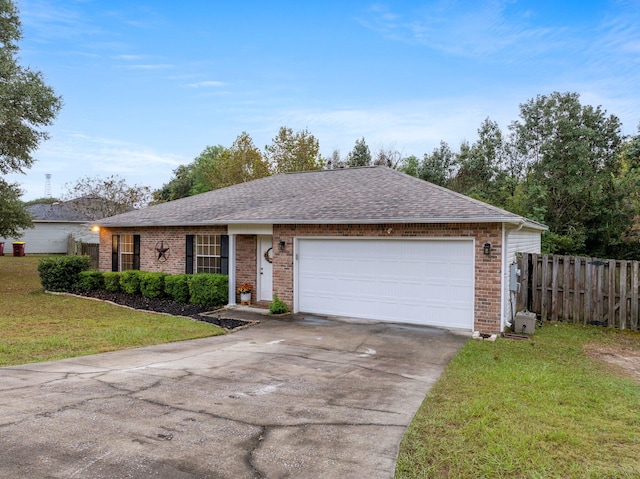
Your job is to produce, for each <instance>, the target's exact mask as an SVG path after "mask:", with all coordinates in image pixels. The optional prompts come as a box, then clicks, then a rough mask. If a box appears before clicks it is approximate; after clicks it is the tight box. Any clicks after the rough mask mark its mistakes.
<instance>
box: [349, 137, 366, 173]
mask: <svg viewBox="0 0 640 479" xmlns="http://www.w3.org/2000/svg"><path fill="white" fill-rule="evenodd" d="M347 166H349V167H350V168H352V167H356V166H371V151H370V150H369V146H367V142H366V141H365V140H364V137H362V139H360V140H356V144H355V145H354V147H353V150H351V151H350V152H349V154H348V155H347Z"/></svg>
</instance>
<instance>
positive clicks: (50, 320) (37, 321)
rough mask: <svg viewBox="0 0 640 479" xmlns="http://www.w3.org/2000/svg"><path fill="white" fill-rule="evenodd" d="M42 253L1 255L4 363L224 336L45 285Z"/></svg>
mask: <svg viewBox="0 0 640 479" xmlns="http://www.w3.org/2000/svg"><path fill="white" fill-rule="evenodd" d="M39 260H40V257H37V256H29V255H27V256H25V257H19V258H14V257H13V256H0V366H8V365H15V364H23V363H29V362H38V361H50V360H55V359H62V358H69V357H74V356H84V355H87V354H95V353H102V352H105V351H115V350H118V349H128V348H135V347H140V346H148V345H151V344H160V343H168V342H172V341H183V340H186V339H195V338H203V337H207V336H214V335H218V334H223V331H222V330H221V329H219V328H217V327H215V326H212V325H210V324H206V323H200V322H196V321H191V320H189V319H186V318H178V317H172V316H164V315H159V314H152V313H143V312H135V311H131V310H130V309H126V308H120V307H118V306H114V305H110V304H106V303H102V302H98V301H93V300H89V299H83V298H76V297H70V296H63V295H51V294H46V293H44V291H43V290H42V286H41V285H40V278H39V276H38V271H37V266H38V262H39Z"/></svg>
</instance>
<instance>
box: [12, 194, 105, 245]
mask: <svg viewBox="0 0 640 479" xmlns="http://www.w3.org/2000/svg"><path fill="white" fill-rule="evenodd" d="M26 209H27V212H28V213H29V214H30V215H31V219H32V221H33V228H30V229H26V230H24V232H23V234H22V237H21V238H20V239H17V238H0V242H3V243H5V245H4V252H5V254H11V243H12V242H14V241H24V242H26V245H25V251H26V252H27V253H39V254H64V253H67V250H68V244H69V235H71V237H72V238H73V239H74V240H75V241H80V242H83V243H95V244H97V243H98V241H99V239H98V233H96V232H92V231H91V223H90V222H91V221H92V220H93V219H95V218H91V217H90V216H88V215H87V214H86V213H85V212H83V210H82V209H80V208H78V205H77V200H70V201H59V202H55V203H36V204H33V205H30V206H27V208H26Z"/></svg>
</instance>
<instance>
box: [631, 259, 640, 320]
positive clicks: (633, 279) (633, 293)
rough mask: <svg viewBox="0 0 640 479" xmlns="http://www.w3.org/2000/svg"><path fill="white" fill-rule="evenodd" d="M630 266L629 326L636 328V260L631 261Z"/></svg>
mask: <svg viewBox="0 0 640 479" xmlns="http://www.w3.org/2000/svg"><path fill="white" fill-rule="evenodd" d="M631 264H632V266H631V274H632V276H631V321H630V322H631V328H632V329H634V330H635V329H637V328H638V273H639V271H638V262H637V261H633V262H632V263H631Z"/></svg>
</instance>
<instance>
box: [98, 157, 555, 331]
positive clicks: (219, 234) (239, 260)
mask: <svg viewBox="0 0 640 479" xmlns="http://www.w3.org/2000/svg"><path fill="white" fill-rule="evenodd" d="M96 223H97V224H98V225H99V226H100V269H101V270H103V271H121V270H125V269H132V268H133V269H141V270H145V271H164V272H167V273H198V272H214V273H224V274H228V275H229V284H230V293H229V303H230V304H232V305H233V304H236V302H237V300H238V298H237V297H236V286H237V285H238V284H240V283H243V282H250V283H252V284H254V285H255V288H254V290H253V292H252V300H253V301H254V302H256V301H257V302H258V303H261V302H262V303H264V304H266V303H267V302H268V301H270V300H271V299H272V297H273V294H277V295H278V297H279V298H280V299H281V300H283V301H284V302H286V303H287V305H288V306H289V307H290V308H291V309H292V310H293V311H294V312H304V313H317V314H323V315H331V316H346V317H356V318H371V319H379V320H384V321H392V322H400V323H410V324H421V325H430V326H438V327H445V328H456V329H463V330H467V331H472V330H473V331H480V332H482V333H496V332H499V331H501V330H502V329H503V328H504V324H505V321H508V320H509V319H510V315H511V311H510V309H509V308H510V294H511V293H510V292H509V290H508V284H509V281H508V279H509V278H508V273H509V264H510V263H512V262H513V261H514V260H515V254H516V253H517V252H540V235H541V233H542V231H544V230H545V229H546V227H545V226H543V225H540V224H538V223H536V222H533V221H530V220H527V219H526V218H523V217H521V216H518V215H515V214H513V213H510V212H508V211H505V210H502V209H500V208H496V207H494V206H491V205H488V204H486V203H482V202H480V201H476V200H474V199H471V198H468V197H466V196H463V195H460V194H457V193H454V192H452V191H450V190H447V189H445V188H441V187H439V186H436V185H433V184H431V183H427V182H425V181H422V180H419V179H417V178H413V177H411V176H408V175H406V174H404V173H400V172H398V171H396V170H392V169H389V168H385V167H367V168H347V169H338V170H323V171H312V172H303V173H288V174H281V175H275V176H271V177H267V178H262V179H259V180H254V181H251V182H247V183H242V184H238V185H234V186H230V187H228V188H222V189H219V190H215V191H211V192H208V193H203V194H200V195H197V196H192V197H189V198H183V199H180V200H176V201H171V202H168V203H164V204H160V205H156V206H152V207H149V208H146V209H144V210H138V211H132V212H129V213H124V214H121V215H117V216H113V217H110V218H105V219H103V220H100V221H97V222H96ZM163 250H164V251H165V253H164V254H159V252H160V251H163Z"/></svg>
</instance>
